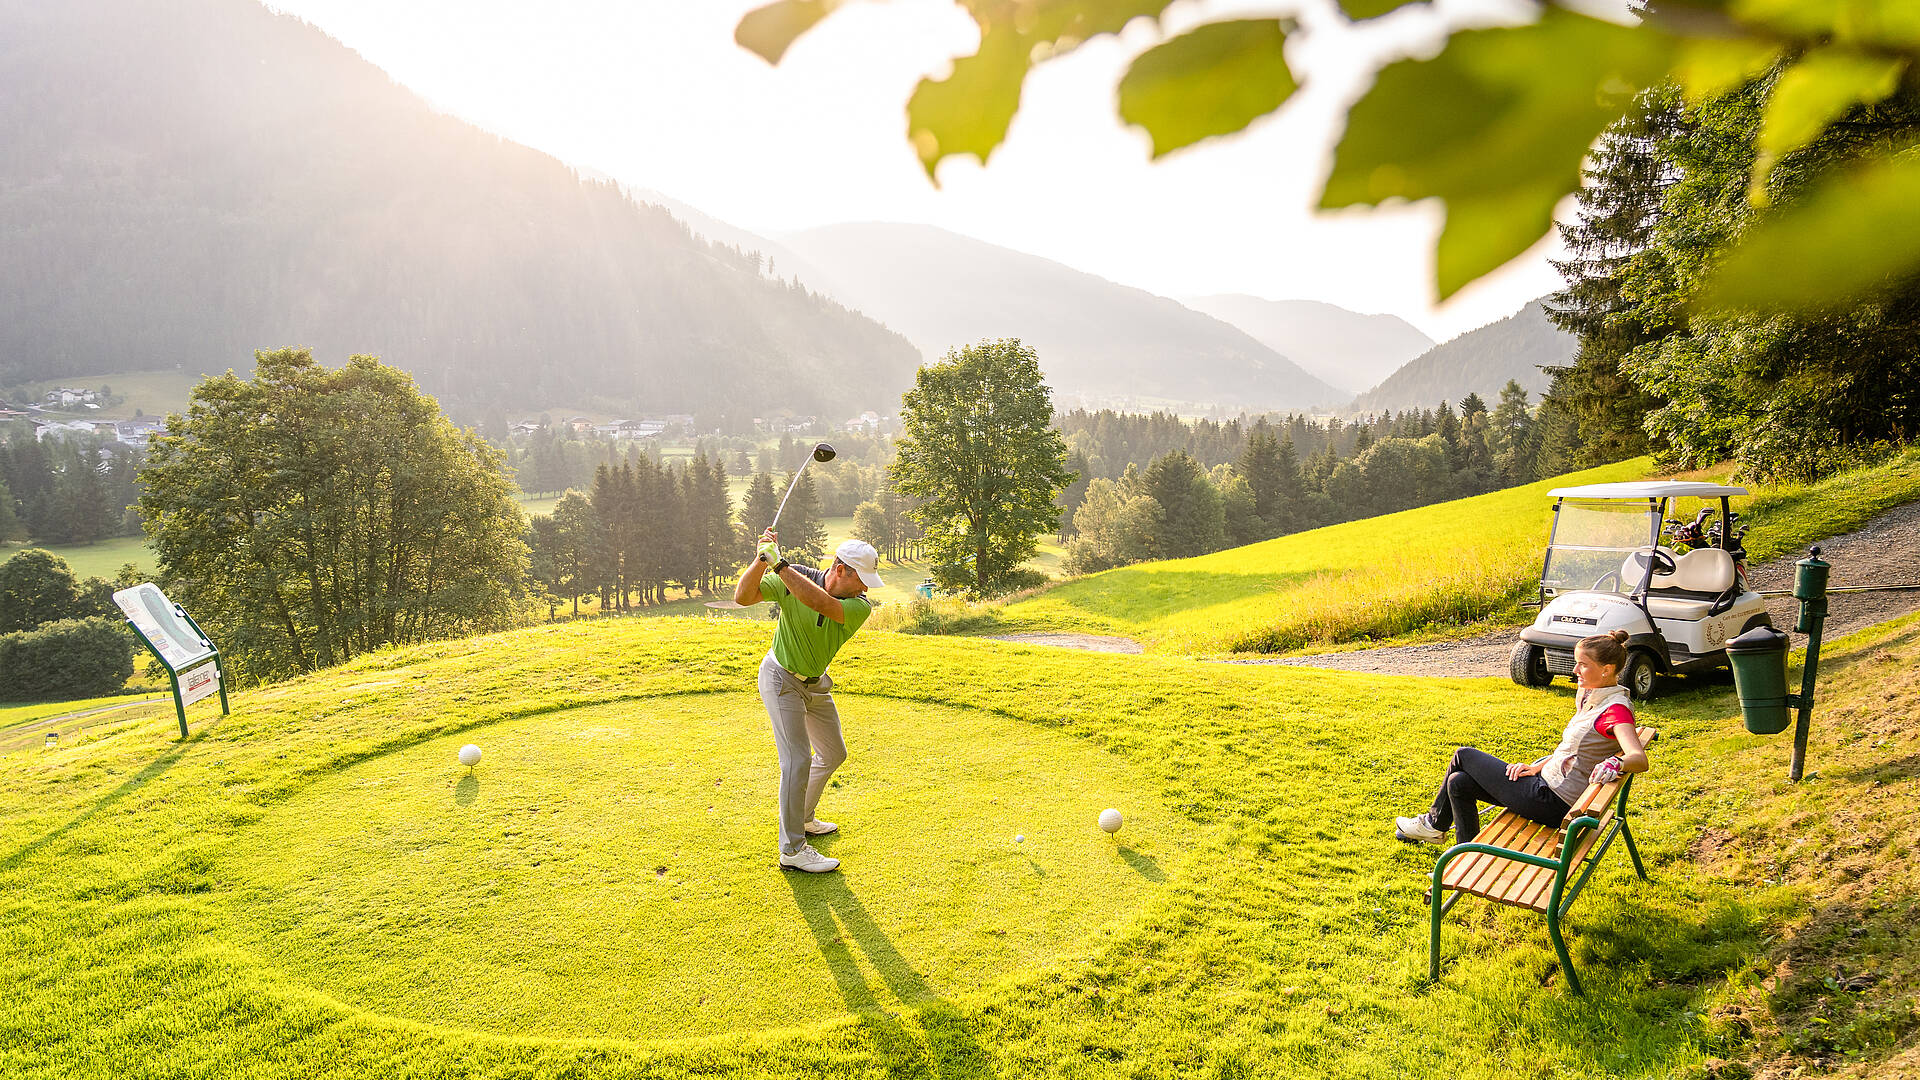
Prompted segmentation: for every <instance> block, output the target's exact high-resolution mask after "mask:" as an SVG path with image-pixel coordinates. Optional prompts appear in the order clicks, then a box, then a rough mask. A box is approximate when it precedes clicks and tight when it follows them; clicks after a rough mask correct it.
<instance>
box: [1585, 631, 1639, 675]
mask: <svg viewBox="0 0 1920 1080" xmlns="http://www.w3.org/2000/svg"><path fill="white" fill-rule="evenodd" d="M1574 651H1576V652H1583V653H1586V654H1587V659H1589V660H1591V661H1593V662H1594V663H1596V664H1599V665H1600V666H1601V667H1610V668H1622V667H1625V666H1627V632H1626V631H1625V630H1609V631H1607V632H1606V633H1604V634H1595V635H1593V636H1592V637H1583V638H1581V639H1580V644H1579V645H1578V646H1576V647H1575V650H1574Z"/></svg>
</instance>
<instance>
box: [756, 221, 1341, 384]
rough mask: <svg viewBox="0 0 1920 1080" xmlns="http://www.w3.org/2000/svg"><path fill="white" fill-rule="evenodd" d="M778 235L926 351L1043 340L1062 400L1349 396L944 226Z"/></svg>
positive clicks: (1209, 324) (1198, 323)
mask: <svg viewBox="0 0 1920 1080" xmlns="http://www.w3.org/2000/svg"><path fill="white" fill-rule="evenodd" d="M774 239H776V240H777V241H779V242H780V243H781V244H783V245H784V246H786V247H787V248H789V249H791V250H792V251H794V252H796V253H797V254H798V255H799V256H800V258H801V259H803V260H804V261H805V262H806V263H808V264H811V265H812V266H814V267H817V268H819V269H820V270H821V271H823V272H824V273H825V274H827V275H829V276H830V277H831V279H832V280H833V281H834V282H837V283H838V285H837V288H838V289H839V290H840V291H837V292H835V293H834V297H835V299H837V300H839V301H840V302H842V303H844V304H846V305H847V306H849V307H851V308H854V309H856V310H859V311H861V312H864V313H865V314H867V315H869V316H871V317H873V318H874V319H876V320H878V321H880V322H881V323H882V324H883V325H886V326H888V327H890V328H892V329H893V330H895V331H898V332H899V333H901V334H902V335H904V336H905V337H906V338H908V340H910V341H912V342H914V344H915V345H916V346H917V347H918V348H919V349H920V350H921V352H922V354H923V355H925V356H927V357H928V358H938V357H939V356H940V355H943V354H944V353H945V352H946V351H947V350H949V349H951V348H954V347H956V346H961V345H967V344H971V343H973V342H975V341H979V340H981V339H984V338H1002V337H1012V338H1019V339H1021V340H1022V341H1024V342H1026V343H1027V344H1029V345H1031V346H1033V347H1034V349H1035V351H1036V352H1038V353H1039V356H1040V363H1041V368H1042V370H1043V371H1044V372H1045V373H1046V376H1047V381H1048V384H1049V385H1050V386H1052V387H1053V389H1054V391H1055V400H1056V403H1057V404H1059V405H1061V406H1062V407H1066V408H1071V407H1076V406H1087V407H1094V408H1098V407H1103V406H1115V407H1124V408H1129V409H1132V410H1134V411H1145V410H1148V409H1153V408H1163V407H1165V408H1181V407H1187V406H1191V407H1199V408H1212V409H1225V410H1233V409H1249V410H1260V409H1277V410H1289V409H1307V408H1312V407H1315V406H1331V405H1336V404H1338V403H1339V402H1341V401H1344V400H1346V399H1347V398H1348V395H1347V394H1346V393H1344V392H1342V391H1341V390H1339V389H1338V388H1336V387H1333V386H1331V385H1328V384H1327V383H1325V382H1324V381H1322V380H1320V379H1317V378H1315V377H1314V376H1312V375H1311V374H1309V373H1307V372H1306V371H1305V370H1303V369H1301V368H1300V367H1299V366H1298V365H1296V364H1294V363H1293V362H1292V361H1290V360H1289V359H1287V358H1286V357H1284V356H1282V355H1280V354H1279V353H1276V352H1274V351H1273V350H1272V349H1270V348H1268V347H1267V346H1265V345H1263V344H1261V343H1260V342H1258V341H1256V340H1254V339H1253V338H1252V337H1251V336H1249V335H1247V334H1246V333H1245V332H1244V331H1242V330H1240V329H1239V328H1237V327H1234V326H1232V325H1230V324H1228V323H1226V322H1223V321H1221V320H1219V319H1216V318H1213V317H1212V316H1209V315H1205V314H1203V313H1200V312H1196V311H1193V310H1191V309H1190V308H1187V307H1185V306H1184V305H1182V304H1180V303H1179V302H1178V301H1176V300H1172V299H1169V298H1167V297H1164V296H1157V295H1155V294H1153V293H1150V292H1147V291H1146V290H1144V289H1138V288H1134V287H1132V286H1128V285H1122V284H1118V283H1115V282H1111V281H1108V280H1106V279H1105V278H1101V277H1099V276H1097V275H1094V274H1089V273H1086V272H1084V271H1080V270H1075V269H1073V268H1072V267H1069V266H1066V265H1064V264H1062V263H1059V262H1055V261H1053V260H1051V259H1047V258H1045V257H1043V256H1039V255H1033V254H1030V253H1027V252H1022V251H1016V250H1013V249H1011V248H1005V247H1001V246H999V245H996V244H991V243H988V242H987V241H984V240H978V239H975V238H973V237H967V236H961V235H959V234H957V233H952V232H949V231H947V230H944V229H940V228H938V227H936V226H932V225H922V224H904V223H894V222H852V223H845V224H839V225H826V226H820V227H818V228H814V229H805V230H798V231H794V232H782V233H779V234H776V236H775V237H774ZM803 280H804V279H803Z"/></svg>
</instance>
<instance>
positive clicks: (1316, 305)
mask: <svg viewBox="0 0 1920 1080" xmlns="http://www.w3.org/2000/svg"><path fill="white" fill-rule="evenodd" d="M1186 305H1187V306H1188V307H1190V308H1192V309H1193V310H1195V311H1202V312H1205V313H1207V314H1208V315H1211V316H1213V317H1214V318H1216V319H1220V320H1221V321H1223V322H1229V323H1232V324H1233V325H1235V326H1237V327H1239V328H1240V329H1242V330H1245V331H1246V332H1247V333H1248V334H1249V335H1251V336H1252V337H1253V339H1254V340H1256V341H1258V342H1260V343H1261V344H1262V345H1265V346H1266V347H1268V348H1269V349H1272V350H1273V351H1275V352H1277V353H1280V354H1281V355H1283V356H1285V357H1286V358H1287V359H1289V360H1292V361H1293V362H1294V363H1296V364H1299V365H1300V366H1301V367H1303V368H1305V369H1306V370H1307V371H1308V372H1309V373H1310V374H1312V375H1314V376H1315V377H1316V378H1319V379H1320V380H1321V381H1323V382H1326V383H1329V384H1331V385H1333V386H1337V387H1339V388H1341V389H1342V390H1345V391H1347V393H1348V394H1349V395H1352V394H1358V393H1359V392H1361V391H1362V390H1365V389H1367V388H1368V387H1370V386H1374V385H1376V384H1377V383H1379V382H1380V380H1382V379H1384V378H1386V377H1387V376H1389V375H1391V374H1393V373H1394V372H1395V371H1398V370H1399V369H1400V366H1401V365H1402V364H1405V363H1406V362H1407V361H1409V360H1411V359H1413V358H1414V357H1416V356H1419V355H1420V354H1421V353H1423V352H1426V351H1427V350H1428V349H1431V348H1433V339H1432V338H1430V337H1428V336H1427V335H1425V334H1423V333H1421V332H1420V331H1418V330H1416V329H1414V328H1413V326H1412V325H1410V324H1409V323H1408V322H1407V321H1406V320H1405V319H1402V318H1400V317H1399V316H1398V315H1362V314H1360V313H1359V312H1356V311H1348V310H1347V309H1346V308H1343V307H1336V306H1334V305H1333V304H1324V303H1321V302H1320V301H1318V300H1262V299H1261V298H1260V297H1257V296H1240V295H1228V296H1202V297H1199V298H1197V299H1191V300H1188V301H1186Z"/></svg>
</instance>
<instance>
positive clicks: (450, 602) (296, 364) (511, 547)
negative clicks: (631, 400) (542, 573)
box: [141, 349, 527, 678]
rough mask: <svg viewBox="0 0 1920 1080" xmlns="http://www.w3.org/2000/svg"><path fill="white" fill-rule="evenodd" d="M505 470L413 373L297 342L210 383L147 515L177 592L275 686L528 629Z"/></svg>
mask: <svg viewBox="0 0 1920 1080" xmlns="http://www.w3.org/2000/svg"><path fill="white" fill-rule="evenodd" d="M503 467H504V463H503V461H502V460H501V456H500V454H499V453H498V452H497V451H495V450H494V449H492V448H491V447H489V446H488V445H487V444H486V442H485V441H484V440H482V439H480V438H479V437H478V436H477V435H474V434H473V433H471V432H465V431H460V430H458V429H456V428H454V426H453V425H452V424H451V423H450V422H448V421H447V419H446V417H445V416H443V415H442V414H441V413H440V410H439V408H438V406H437V405H436V404H435V403H434V402H433V400H432V399H431V398H428V397H426V396H425V395H423V394H421V393H420V392H419V390H418V389H417V388H416V387H415V386H414V384H413V380H412V379H411V378H410V377H408V376H407V375H406V374H405V373H403V372H401V371H398V370H396V369H394V368H390V367H387V366H386V365H384V364H382V363H380V362H379V360H378V359H376V358H374V357H371V356H355V357H353V358H351V359H349V360H348V361H347V363H346V364H345V365H344V366H343V367H341V368H339V369H337V370H332V371H329V370H327V369H325V368H323V367H321V366H320V365H319V364H318V363H316V362H315V361H314V359H313V356H312V354H311V353H310V352H308V351H307V350H305V349H281V350H277V351H274V352H261V353H257V354H255V375H254V377H253V378H252V379H250V380H249V379H242V378H240V377H239V376H237V375H234V374H232V373H231V372H229V373H228V374H226V375H222V376H217V377H214V378H209V379H207V380H205V381H203V382H201V383H200V384H199V385H198V386H196V387H195V388H194V390H193V394H192V397H191V398H190V401H189V404H188V408H187V411H186V413H185V414H184V415H180V416H176V417H174V418H173V419H172V420H171V421H170V422H169V425H168V429H167V432H166V434H164V435H161V436H158V437H156V438H155V439H154V440H153V441H152V443H151V445H150V447H149V451H148V466H147V469H146V471H145V472H144V473H143V474H142V478H143V480H144V481H145V483H146V492H145V494H144V495H143V496H142V497H141V508H142V510H143V512H144V513H145V515H146V518H147V528H148V533H149V536H150V538H151V541H152V544H153V547H154V549H155V551H156V553H157V554H158V556H159V560H160V565H161V569H162V572H163V574H164V575H165V576H166V578H167V579H168V581H169V582H170V583H171V589H172V591H173V594H174V598H175V599H177V600H180V601H182V602H183V603H185V604H186V605H187V606H188V608H189V609H190V610H192V611H193V612H194V615H195V617H196V618H197V619H199V620H200V621H201V624H202V625H203V626H205V627H207V629H208V631H209V632H210V633H212V634H213V635H214V637H215V639H216V640H218V641H220V642H221V645H222V649H223V651H224V652H225V653H226V654H227V655H228V657H229V658H230V659H231V661H232V663H233V668H234V671H235V673H236V674H237V675H240V676H241V677H243V678H266V677H272V676H278V675H285V674H291V673H295V672H302V671H310V670H313V669H315V668H319V667H325V666H327V665H331V664H337V663H340V662H342V661H344V660H348V659H351V658H352V657H354V656H358V655H360V654H361V653H364V652H368V651H370V650H373V649H377V648H380V647H382V646H385V645H389V644H396V643H405V642H415V641H422V640H428V639H432V638H439V637H449V636H454V635H459V634H466V633H475V632H481V631H486V630H492V629H497V628H500V627H504V626H508V625H511V624H512V623H513V622H514V621H515V620H516V619H517V618H518V617H519V610H518V607H517V601H518V600H519V599H520V598H521V597H522V596H523V583H524V579H525V574H526V562H527V552H526V545H525V544H524V543H523V542H522V540H521V535H520V534H521V527H522V523H521V515H520V510H519V508H518V507H517V506H516V505H515V504H514V502H513V500H512V498H511V494H510V493H511V490H512V487H511V484H510V483H509V482H508V480H507V478H506V476H505V474H504V472H503Z"/></svg>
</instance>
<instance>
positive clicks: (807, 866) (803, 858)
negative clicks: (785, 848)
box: [780, 844, 840, 874]
mask: <svg viewBox="0 0 1920 1080" xmlns="http://www.w3.org/2000/svg"><path fill="white" fill-rule="evenodd" d="M780 869H782V870H804V871H806V872H807V873H809V874H824V873H827V872H828V871H830V870H838V869H840V860H839V859H829V858H827V857H826V856H825V855H822V854H820V853H819V852H818V851H815V850H813V845H812V844H802V845H800V850H799V851H796V852H794V853H793V854H791V855H788V854H786V853H785V852H782V853H781V854H780Z"/></svg>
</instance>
